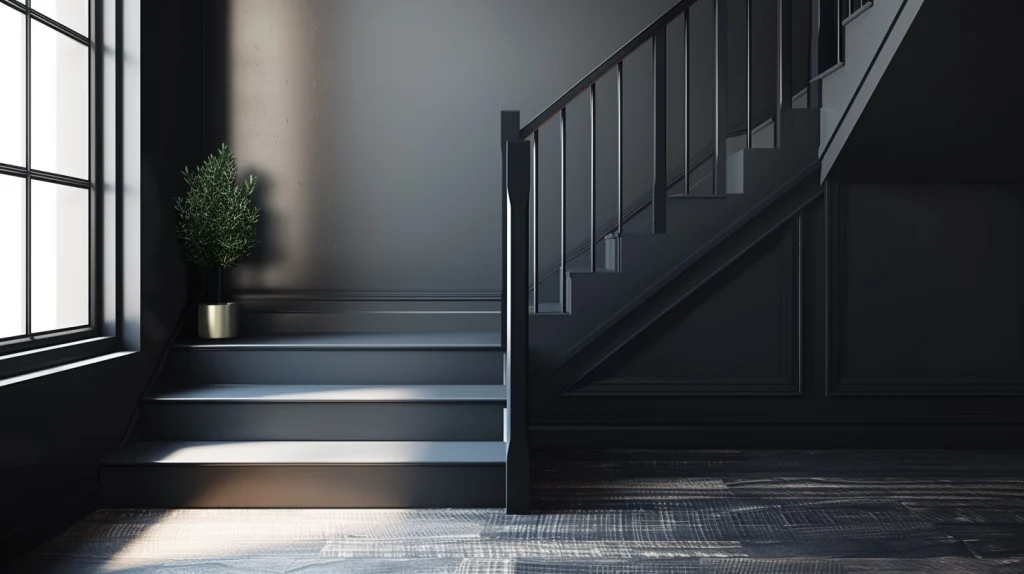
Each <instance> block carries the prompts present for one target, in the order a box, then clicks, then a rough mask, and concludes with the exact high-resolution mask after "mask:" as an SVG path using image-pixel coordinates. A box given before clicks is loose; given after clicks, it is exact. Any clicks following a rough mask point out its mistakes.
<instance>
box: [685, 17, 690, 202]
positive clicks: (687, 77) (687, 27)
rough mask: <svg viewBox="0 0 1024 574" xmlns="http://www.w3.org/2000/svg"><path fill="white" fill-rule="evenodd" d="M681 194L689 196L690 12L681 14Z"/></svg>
mask: <svg viewBox="0 0 1024 574" xmlns="http://www.w3.org/2000/svg"><path fill="white" fill-rule="evenodd" d="M683 194H685V195H689V194H690V10H689V9H686V10H685V11H684V12H683Z"/></svg>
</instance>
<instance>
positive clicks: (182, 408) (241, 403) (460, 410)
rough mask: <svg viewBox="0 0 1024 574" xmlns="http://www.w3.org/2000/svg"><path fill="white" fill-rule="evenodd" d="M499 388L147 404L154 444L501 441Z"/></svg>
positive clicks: (197, 396)
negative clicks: (308, 441) (316, 441)
mask: <svg viewBox="0 0 1024 574" xmlns="http://www.w3.org/2000/svg"><path fill="white" fill-rule="evenodd" d="M505 403H506V389H505V387H504V386H502V385H361V386H359V385H214V386H209V387H200V388H194V389H183V390H178V391H172V392H168V393H164V394H161V395H157V396H152V397H147V398H145V399H143V402H142V405H141V409H140V416H139V419H138V424H137V426H136V429H135V430H136V436H138V437H139V438H141V439H143V440H149V441H168V440H178V441H180V440H191V441H268V440H272V441H279V440H289V441H303V440H335V441H401V440H418V441H500V440H502V438H503V436H504V428H503V423H504V416H503V410H504V408H505Z"/></svg>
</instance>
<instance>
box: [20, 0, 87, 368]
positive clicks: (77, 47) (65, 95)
mask: <svg viewBox="0 0 1024 574" xmlns="http://www.w3.org/2000/svg"><path fill="white" fill-rule="evenodd" d="M89 35H90V0H26V1H21V0H0V85H2V86H3V88H2V89H0V269H2V270H3V271H2V278H0V343H3V342H10V341H18V340H25V339H30V338H32V337H34V336H37V335H40V334H44V333H53V332H58V331H63V330H72V329H78V328H82V327H88V326H90V319H91V317H90V315H91V312H90V310H91V308H92V305H91V297H92V296H93V294H92V293H91V291H92V288H91V272H90V269H91V265H90V257H91V256H92V253H93V249H92V245H91V231H90V228H91V226H92V225H93V213H92V211H93V209H92V207H91V206H92V201H91V194H92V191H93V190H92V188H93V174H92V173H91V172H92V169H91V159H90V158H91V157H92V153H91V152H92V150H91V143H92V134H91V133H90V132H91V128H90V121H91V113H90V111H91V106H92V98H91V97H90V91H91V88H90V74H91V69H90V60H91V49H90V38H89ZM0 352H2V347H0Z"/></svg>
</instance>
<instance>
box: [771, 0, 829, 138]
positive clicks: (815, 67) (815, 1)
mask: <svg viewBox="0 0 1024 574" xmlns="http://www.w3.org/2000/svg"><path fill="white" fill-rule="evenodd" d="M820 46H821V0H811V34H810V48H809V52H810V55H811V58H810V60H811V61H810V65H811V71H810V73H809V74H810V75H808V76H807V77H808V78H811V80H812V81H810V82H808V83H807V107H808V108H814V109H818V108H820V107H821V82H815V81H813V79H814V78H815V77H816V76H817V75H818V74H820V73H821V72H822V69H821V51H820ZM776 121H778V120H777V119H776Z"/></svg>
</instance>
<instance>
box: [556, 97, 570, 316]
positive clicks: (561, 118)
mask: <svg viewBox="0 0 1024 574" xmlns="http://www.w3.org/2000/svg"><path fill="white" fill-rule="evenodd" d="M565 112H566V108H562V111H561V112H559V115H558V131H559V133H560V134H561V136H562V137H561V142H560V146H561V151H560V152H559V161H560V163H561V170H562V173H561V176H560V178H561V196H562V197H561V202H562V210H561V211H562V213H561V219H562V220H561V222H560V224H559V226H560V228H561V229H560V231H559V234H560V235H561V237H560V239H559V243H560V244H561V245H560V247H559V260H558V261H559V262H558V270H559V273H558V302H559V304H560V305H561V308H562V312H563V313H565V312H567V311H568V306H567V303H568V300H567V297H566V294H567V293H566V287H567V285H566V272H567V271H568V270H567V269H566V267H565V203H566V202H565Z"/></svg>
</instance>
